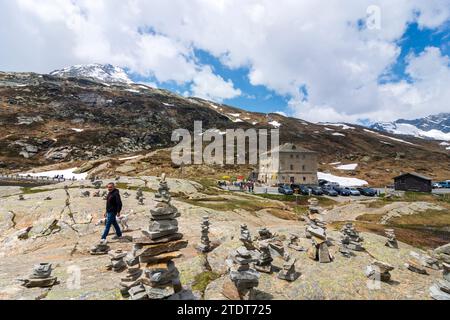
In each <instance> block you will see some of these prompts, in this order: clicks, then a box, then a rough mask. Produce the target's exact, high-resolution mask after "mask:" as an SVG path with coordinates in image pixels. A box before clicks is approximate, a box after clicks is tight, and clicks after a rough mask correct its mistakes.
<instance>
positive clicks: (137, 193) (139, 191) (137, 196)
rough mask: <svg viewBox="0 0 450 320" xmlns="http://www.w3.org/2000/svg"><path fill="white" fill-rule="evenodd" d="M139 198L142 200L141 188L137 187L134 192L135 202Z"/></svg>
mask: <svg viewBox="0 0 450 320" xmlns="http://www.w3.org/2000/svg"><path fill="white" fill-rule="evenodd" d="M140 198H144V193H143V192H142V188H141V187H139V188H138V189H137V191H136V200H139V199H140Z"/></svg>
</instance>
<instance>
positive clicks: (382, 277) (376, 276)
mask: <svg viewBox="0 0 450 320" xmlns="http://www.w3.org/2000/svg"><path fill="white" fill-rule="evenodd" d="M392 270H394V267H393V266H391V265H389V264H387V263H385V262H382V261H378V260H374V261H372V263H371V264H370V265H368V266H367V267H366V277H367V278H369V279H371V280H376V281H383V282H388V281H389V280H391V274H390V273H389V272H390V271H392Z"/></svg>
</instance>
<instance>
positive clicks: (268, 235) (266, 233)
mask: <svg viewBox="0 0 450 320" xmlns="http://www.w3.org/2000/svg"><path fill="white" fill-rule="evenodd" d="M258 235H259V237H258V239H259V240H268V239H272V238H273V237H274V235H273V234H272V232H270V230H269V229H267V228H261V229H259V230H258Z"/></svg>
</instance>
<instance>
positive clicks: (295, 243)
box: [288, 233, 306, 251]
mask: <svg viewBox="0 0 450 320" xmlns="http://www.w3.org/2000/svg"><path fill="white" fill-rule="evenodd" d="M288 248H291V249H293V250H295V251H306V249H305V248H304V247H302V246H301V245H300V243H299V238H298V236H297V235H295V234H292V233H291V234H290V235H289V243H288Z"/></svg>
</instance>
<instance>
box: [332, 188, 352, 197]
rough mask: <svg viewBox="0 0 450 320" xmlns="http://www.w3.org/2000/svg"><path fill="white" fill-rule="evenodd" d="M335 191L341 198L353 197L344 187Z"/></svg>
mask: <svg viewBox="0 0 450 320" xmlns="http://www.w3.org/2000/svg"><path fill="white" fill-rule="evenodd" d="M334 190H336V192H337V193H338V194H339V195H340V196H344V197H348V196H350V195H351V192H350V190H347V189H345V188H343V187H334Z"/></svg>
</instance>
